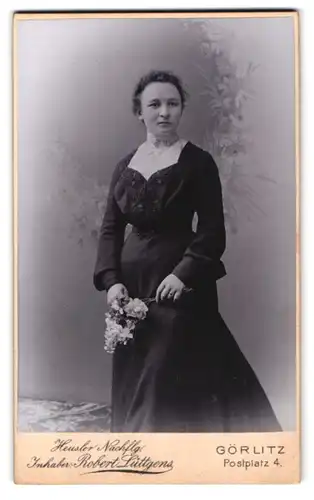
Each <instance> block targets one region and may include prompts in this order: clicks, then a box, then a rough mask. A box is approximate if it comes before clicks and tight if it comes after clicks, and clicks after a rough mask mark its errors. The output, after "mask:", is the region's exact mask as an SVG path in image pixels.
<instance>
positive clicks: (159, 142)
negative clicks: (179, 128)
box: [146, 132, 179, 148]
mask: <svg viewBox="0 0 314 500" xmlns="http://www.w3.org/2000/svg"><path fill="white" fill-rule="evenodd" d="M178 140H179V136H178V134H177V133H174V134H171V135H169V136H167V137H156V136H155V135H154V134H152V133H151V132H147V139H146V142H147V143H148V144H152V145H153V146H155V147H156V148H163V147H167V146H168V147H169V146H172V145H173V144H175V143H176V142H177V141H178Z"/></svg>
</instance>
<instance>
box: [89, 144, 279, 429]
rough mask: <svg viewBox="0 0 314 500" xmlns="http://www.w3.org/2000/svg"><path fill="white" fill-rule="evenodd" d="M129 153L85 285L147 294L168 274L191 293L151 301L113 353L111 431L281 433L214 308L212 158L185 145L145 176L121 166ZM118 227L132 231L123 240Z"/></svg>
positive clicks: (218, 268)
mask: <svg viewBox="0 0 314 500" xmlns="http://www.w3.org/2000/svg"><path fill="white" fill-rule="evenodd" d="M134 153H135V151H133V152H132V153H131V154H129V155H128V156H127V157H125V158H124V159H123V160H122V161H120V162H119V163H118V165H117V166H116V168H115V171H114V174H113V177H112V182H111V186H110V191H109V197H108V202H107V208H106V212H105V216H104V219H103V223H102V227H101V231H100V238H99V245H98V255H97V261H96V266H95V272H94V285H95V287H96V288H97V289H98V290H108V289H109V288H110V287H111V286H112V285H113V284H115V283H123V284H124V285H125V286H126V287H127V289H128V292H129V295H130V296H131V297H139V298H153V297H154V296H155V293H156V289H157V287H158V285H159V284H160V282H161V281H162V280H163V279H164V278H165V277H166V276H167V275H168V274H170V273H172V274H175V275H176V276H177V277H178V278H180V279H181V281H183V283H184V284H185V285H186V287H187V288H189V289H191V290H190V291H189V292H186V293H184V294H183V295H182V296H181V299H180V300H179V301H177V302H175V303H174V302H173V300H170V299H169V300H164V301H162V302H160V303H158V304H156V303H152V304H151V305H150V306H149V312H148V315H147V317H146V319H145V320H143V321H142V322H141V323H140V324H139V326H138V327H137V330H136V331H135V336H134V339H133V340H132V341H131V342H129V343H128V344H127V345H120V346H118V347H117V349H116V351H115V353H114V355H113V356H114V358H113V379H112V424H111V430H112V431H113V432H228V431H231V432H253V431H256V432H260V431H279V430H281V429H280V426H279V423H278V421H277V419H276V417H275V414H274V412H273V410H272V408H271V406H270V403H269V401H268V399H267V397H266V395H265V392H264V390H263V389H262V387H261V385H260V383H259V381H258V379H257V377H256V375H255V373H254V371H253V370H252V368H251V367H250V365H249V364H248V362H247V360H246V359H245V357H244V356H243V354H242V352H241V350H240V349H239V347H238V345H237V343H236V342H235V340H234V338H233V336H232V335H231V333H230V331H229V330H228V328H227V326H226V324H225V323H224V321H223V319H222V318H221V316H220V314H219V311H218V303H217V288H216V281H217V279H219V278H221V277H222V276H224V275H225V274H226V272H225V268H224V265H223V263H222V262H221V260H220V258H221V255H222V254H223V252H224V250H225V227H224V217H223V206H222V197H221V184H220V180H219V175H218V170H217V166H216V164H215V162H214V160H213V158H212V157H211V155H210V154H209V153H207V152H205V151H203V150H202V149H200V148H199V147H197V146H196V145H194V144H192V143H191V142H187V143H186V145H185V146H184V148H183V150H182V152H181V154H180V157H179V159H178V161H177V163H175V164H173V165H170V166H168V167H165V168H163V169H162V170H159V171H158V172H156V173H155V174H153V175H152V176H151V177H150V178H149V179H148V180H146V178H145V177H143V176H142V174H141V173H139V172H138V171H136V170H134V169H132V168H130V167H128V164H129V162H130V160H131V158H132V156H133V155H134ZM195 212H196V213H197V214H198V226H197V231H196V233H195V232H192V219H193V215H194V213H195ZM126 224H131V225H132V231H131V232H130V234H129V235H128V237H127V238H126V240H125V241H124V234H125V227H126Z"/></svg>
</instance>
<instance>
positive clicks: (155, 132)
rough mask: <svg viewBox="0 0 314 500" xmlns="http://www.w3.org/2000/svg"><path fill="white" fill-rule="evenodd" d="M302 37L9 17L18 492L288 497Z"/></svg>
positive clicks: (212, 25)
mask: <svg viewBox="0 0 314 500" xmlns="http://www.w3.org/2000/svg"><path fill="white" fill-rule="evenodd" d="M298 40H299V17H298V12H296V11H292V10H290V11H289V10H287V11H278V12H276V11H269V12H267V11H263V12H258V11H252V12H248V11H245V12H241V11H239V12H227V11H224V12H210V11H207V12H200V11H197V12H193V11H191V12H181V13H180V12H170V11H169V12H166V11H165V12H128V13H126V12H125V13H123V12H116V13H114V12H99V13H97V12H90V13H88V12H84V13H78V12H77V13H76V12H62V13H59V12H57V11H56V12H49V13H43V12H41V13H40V12H38V13H34V12H20V13H19V12H16V13H14V15H13V101H14V103H13V104H14V105H13V113H14V120H13V122H14V166H13V176H14V299H15V302H14V304H15V308H14V320H15V322H14V323H15V325H14V353H15V358H14V359H15V391H14V396H15V415H14V417H15V422H14V438H15V481H16V482H17V483H20V484H25V483H29V484H55V483H59V484H84V483H85V484H86V483H97V484H106V483H143V484H145V483H295V482H298V481H299V475H300V472H299V446H300V437H299V436H300V415H299V413H300V412H299V408H300V400H299V371H300V366H299V363H300V359H299V351H300V326H299V325H300V293H299V291H300V260H299V243H300V237H299V205H300V200H299V198H300V193H299V190H300V186H299V175H300V151H299V142H300V138H299V134H300V132H299V91H300V89H299V45H298Z"/></svg>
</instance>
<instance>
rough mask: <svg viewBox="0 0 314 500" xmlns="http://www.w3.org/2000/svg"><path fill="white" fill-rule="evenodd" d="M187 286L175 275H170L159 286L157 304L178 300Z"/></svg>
mask: <svg viewBox="0 0 314 500" xmlns="http://www.w3.org/2000/svg"><path fill="white" fill-rule="evenodd" d="M184 287H185V285H184V283H183V282H182V281H181V280H180V279H179V278H177V277H176V276H175V275H174V274H169V275H168V276H167V277H166V278H165V279H164V280H163V281H162V282H161V283H160V285H159V287H158V288H157V292H156V302H159V301H160V300H164V299H173V300H178V299H179V298H180V297H181V294H182V292H183V289H184Z"/></svg>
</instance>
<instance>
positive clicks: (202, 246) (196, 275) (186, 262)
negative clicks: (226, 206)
mask: <svg viewBox="0 0 314 500" xmlns="http://www.w3.org/2000/svg"><path fill="white" fill-rule="evenodd" d="M193 171H194V172H193V181H192V187H191V191H192V192H191V196H193V199H194V206H195V210H196V213H197V216H198V225H197V231H196V235H195V237H194V238H193V240H192V242H191V243H190V245H189V246H188V248H187V249H186V251H185V253H184V255H183V258H182V260H181V261H180V262H179V263H178V265H177V266H176V267H175V269H174V270H173V274H175V275H176V276H177V277H178V278H179V279H180V280H181V281H182V282H183V283H184V284H185V285H186V286H187V287H191V288H193V287H195V286H197V285H198V284H199V283H201V282H202V281H203V282H204V279H205V280H206V277H211V278H214V279H218V278H220V277H222V276H224V275H225V274H226V271H225V268H224V265H223V263H222V262H221V261H220V258H221V256H222V254H223V252H224V251H225V247H226V233H225V225H224V215H223V202H222V192H221V183H220V178H219V173H218V168H217V165H216V163H215V162H214V160H213V158H212V156H211V155H210V154H209V153H207V152H205V151H202V154H201V155H200V157H199V158H197V160H196V162H195V166H193Z"/></svg>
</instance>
